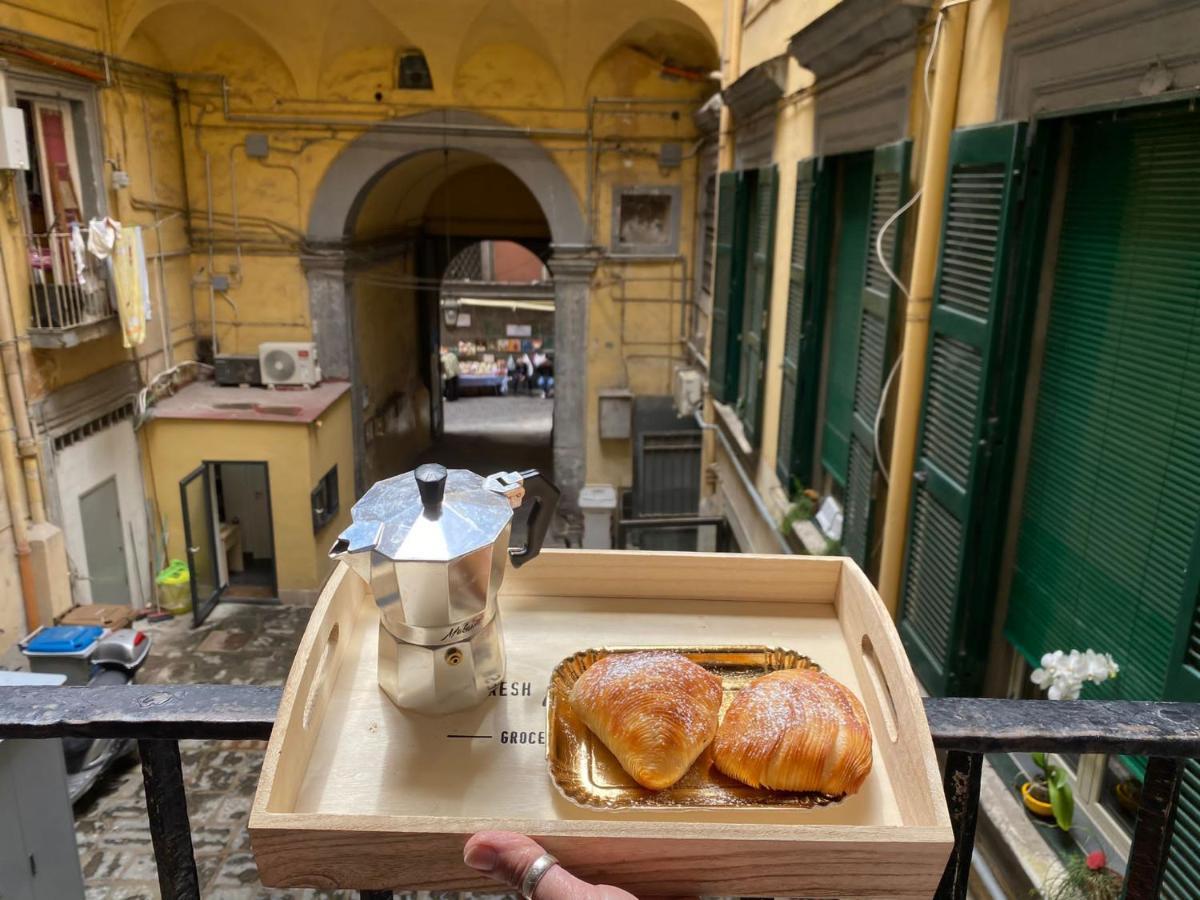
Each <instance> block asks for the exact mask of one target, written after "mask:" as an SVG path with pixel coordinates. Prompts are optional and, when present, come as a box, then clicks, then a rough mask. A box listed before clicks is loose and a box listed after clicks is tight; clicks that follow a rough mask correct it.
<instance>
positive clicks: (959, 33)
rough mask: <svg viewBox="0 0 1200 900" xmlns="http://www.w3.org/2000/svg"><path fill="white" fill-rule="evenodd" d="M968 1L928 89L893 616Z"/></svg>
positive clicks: (900, 452)
mask: <svg viewBox="0 0 1200 900" xmlns="http://www.w3.org/2000/svg"><path fill="white" fill-rule="evenodd" d="M966 6H967V4H966V3H964V2H962V0H957V2H956V0H950V2H948V3H946V4H945V5H944V6H943V7H942V9H941V10H940V11H939V13H938V14H939V15H940V16H942V17H943V21H942V32H941V36H940V37H939V39H938V53H937V58H936V59H935V60H934V62H935V64H936V66H937V68H936V70H935V71H934V78H933V89H932V91H931V92H930V108H929V129H928V131H927V132H926V138H925V148H924V149H925V161H924V164H923V165H922V167H921V187H922V189H923V191H924V193H923V194H922V195H921V207H920V213H919V217H918V219H917V233H916V237H915V238H914V241H913V260H912V277H911V281H910V284H909V300H908V304H907V306H906V308H905V314H904V343H903V347H902V349H901V353H902V354H903V362H902V363H901V365H900V385H899V388H898V395H897V398H896V425H895V430H894V432H893V435H892V454H891V464H890V465H889V467H888V471H889V472H890V473H891V487H890V489H889V491H888V502H887V513H886V515H885V518H884V523H883V554H882V557H881V559H880V564H879V593H880V596H882V598H883V602H884V603H885V604H886V605H887V608H888V611H889V612H890V613H891V614H892V616H893V617H894V616H895V615H896V613H897V608H898V606H899V602H900V579H901V576H902V574H903V569H904V553H905V548H906V546H907V537H908V535H907V531H908V507H909V501H910V500H911V495H912V480H913V470H914V466H915V462H916V452H917V423H918V422H919V421H920V418H921V395H922V393H923V390H924V386H925V353H926V349H927V344H928V341H929V314H930V311H931V309H932V306H933V282H934V276H935V275H936V273H937V262H938V259H937V256H938V244H939V242H940V238H941V232H942V205H943V203H944V201H945V196H946V169H947V160H948V157H949V152H950V135H951V133H952V132H953V130H954V117H955V111H956V107H957V105H958V86H959V74H960V73H961V71H962V62H963V45H964V38H965V36H966V18H967V9H966Z"/></svg>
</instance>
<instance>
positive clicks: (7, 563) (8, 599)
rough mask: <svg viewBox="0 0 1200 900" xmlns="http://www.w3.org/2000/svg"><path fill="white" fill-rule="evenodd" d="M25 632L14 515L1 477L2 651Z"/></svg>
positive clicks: (0, 587) (0, 613)
mask: <svg viewBox="0 0 1200 900" xmlns="http://www.w3.org/2000/svg"><path fill="white" fill-rule="evenodd" d="M24 635H25V610H24V608H23V607H22V605H21V576H20V572H19V571H18V569H17V556H16V545H15V544H14V543H13V530H12V517H11V516H9V514H8V499H7V495H6V494H5V493H4V483H3V482H2V481H0V653H4V652H5V651H6V650H8V648H9V647H11V646H12V645H13V644H15V643H16V642H17V641H19V640H20V639H21V638H22V637H24Z"/></svg>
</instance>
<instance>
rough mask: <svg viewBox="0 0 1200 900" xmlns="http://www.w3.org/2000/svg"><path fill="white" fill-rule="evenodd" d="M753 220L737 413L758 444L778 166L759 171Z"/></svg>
mask: <svg viewBox="0 0 1200 900" xmlns="http://www.w3.org/2000/svg"><path fill="white" fill-rule="evenodd" d="M755 174H756V177H755V179H754V181H755V185H754V200H753V204H752V208H751V217H750V228H749V231H750V247H749V251H748V254H747V256H748V262H747V266H748V271H747V277H746V300H745V305H744V307H743V313H742V349H741V371H740V376H739V378H738V403H737V412H738V417H739V419H740V420H741V423H742V427H743V428H744V429H745V433H746V438H747V439H748V440H749V441H750V443H752V444H757V443H758V439H759V428H760V423H761V418H762V391H763V360H764V357H765V347H766V336H767V322H768V318H769V312H770V307H771V268H772V263H773V262H774V238H775V197H776V190H777V187H778V177H777V172H776V169H775V167H774V166H768V167H764V168H761V169H758V170H757V171H756V173H755Z"/></svg>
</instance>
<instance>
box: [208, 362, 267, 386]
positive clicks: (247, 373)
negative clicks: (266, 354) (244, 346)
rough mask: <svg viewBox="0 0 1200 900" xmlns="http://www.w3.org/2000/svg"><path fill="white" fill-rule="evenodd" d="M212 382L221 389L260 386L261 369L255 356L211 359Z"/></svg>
mask: <svg viewBox="0 0 1200 900" xmlns="http://www.w3.org/2000/svg"><path fill="white" fill-rule="evenodd" d="M213 381H215V382H216V383H217V384H219V385H221V386H222V387H239V386H240V385H243V384H255V385H257V384H262V367H261V364H260V363H259V361H258V357H257V356H218V357H216V358H215V359H213Z"/></svg>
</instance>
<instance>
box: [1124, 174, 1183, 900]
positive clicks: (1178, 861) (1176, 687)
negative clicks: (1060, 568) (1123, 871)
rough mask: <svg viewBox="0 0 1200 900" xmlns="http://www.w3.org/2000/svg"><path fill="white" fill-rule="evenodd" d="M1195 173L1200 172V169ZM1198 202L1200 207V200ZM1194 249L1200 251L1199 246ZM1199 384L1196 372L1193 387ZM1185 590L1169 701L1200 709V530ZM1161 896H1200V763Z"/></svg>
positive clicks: (1169, 899) (1179, 815)
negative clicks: (1187, 605) (1188, 606)
mask: <svg viewBox="0 0 1200 900" xmlns="http://www.w3.org/2000/svg"><path fill="white" fill-rule="evenodd" d="M1194 171H1197V172H1200V167H1197V168H1196V169H1195V170H1194ZM1194 202H1196V203H1200V197H1197V198H1196V200H1195V201H1194ZM1193 208H1200V207H1195V206H1194V207H1193ZM1195 246H1197V247H1200V243H1197V244H1195ZM1196 378H1197V376H1196V374H1195V373H1194V372H1193V373H1192V381H1193V383H1194V382H1195V380H1196ZM1193 422H1194V420H1193ZM1183 586H1184V591H1183V595H1184V601H1185V602H1188V601H1190V602H1191V603H1192V604H1193V605H1194V608H1193V610H1192V614H1191V615H1190V616H1185V617H1183V619H1182V621H1181V623H1180V627H1179V629H1178V632H1177V634H1176V640H1175V653H1174V659H1175V660H1176V664H1175V665H1174V667H1173V668H1172V672H1171V677H1170V679H1169V680H1168V683H1167V696H1168V698H1169V699H1171V700H1184V701H1187V702H1189V703H1200V605H1196V604H1197V601H1198V600H1200V528H1198V529H1197V531H1196V536H1195V539H1194V540H1193V541H1192V553H1191V560H1190V562H1189V564H1188V568H1187V572H1186V574H1185V576H1184V579H1183ZM1121 674H1122V675H1124V674H1125V672H1124V671H1122V673H1121ZM1117 681H1120V678H1118V679H1117ZM1161 892H1162V897H1163V898H1165V900H1185V898H1186V900H1190V898H1192V897H1196V896H1197V895H1200V760H1195V759H1193V760H1188V762H1187V764H1186V765H1185V766H1184V770H1183V783H1182V784H1181V785H1180V786H1179V803H1178V805H1177V806H1176V811H1175V832H1174V834H1173V836H1172V838H1171V851H1170V854H1169V855H1168V857H1167V864H1166V866H1165V867H1164V868H1163V883H1162V889H1161Z"/></svg>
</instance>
